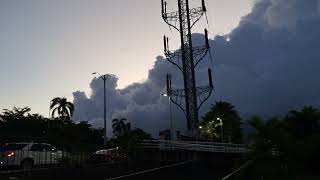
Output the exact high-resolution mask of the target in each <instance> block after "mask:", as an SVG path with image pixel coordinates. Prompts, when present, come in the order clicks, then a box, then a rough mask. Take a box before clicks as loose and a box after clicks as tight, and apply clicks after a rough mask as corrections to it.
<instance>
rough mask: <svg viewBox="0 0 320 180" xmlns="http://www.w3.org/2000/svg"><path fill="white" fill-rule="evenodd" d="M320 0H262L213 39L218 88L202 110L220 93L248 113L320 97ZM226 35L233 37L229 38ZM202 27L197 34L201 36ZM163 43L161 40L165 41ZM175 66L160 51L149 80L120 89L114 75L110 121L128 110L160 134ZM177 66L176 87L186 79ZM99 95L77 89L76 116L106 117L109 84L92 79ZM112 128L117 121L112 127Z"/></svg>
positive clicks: (267, 112) (178, 118)
mask: <svg viewBox="0 0 320 180" xmlns="http://www.w3.org/2000/svg"><path fill="white" fill-rule="evenodd" d="M319 14H320V13H319V1H318V0H308V1H301V0H260V1H258V2H257V3H256V5H255V6H254V7H253V9H252V12H251V13H250V14H248V15H246V16H244V17H243V18H242V20H241V22H240V23H239V26H238V27H236V28H235V29H234V30H233V31H232V32H231V33H230V34H228V35H226V36H216V37H215V38H214V39H213V40H210V45H211V48H212V49H211V52H212V53H213V57H214V64H213V65H214V71H213V76H214V77H213V78H214V85H215V91H214V95H213V96H212V97H211V98H210V99H209V102H208V103H206V104H205V106H204V107H203V108H202V109H201V113H200V114H203V113H204V112H206V111H207V110H208V108H209V105H210V103H213V102H214V100H225V101H229V102H231V103H233V104H235V105H236V107H237V108H238V110H239V111H240V113H241V115H242V116H243V117H248V116H250V115H254V114H258V115H262V116H265V117H270V116H275V115H282V114H284V113H286V112H287V111H288V110H289V109H293V108H300V107H302V106H304V105H314V106H319V103H320V93H319V92H320V83H318V81H319V77H320V71H319V70H320V51H319V50H318V49H319V47H320V17H319ZM226 37H228V38H230V40H229V41H227V40H226ZM203 38H204V37H203V35H201V34H194V35H193V40H194V42H195V44H199V43H200V42H202V41H203ZM159 43H161V42H159ZM208 67H212V64H211V63H210V60H209V57H206V59H205V60H204V61H203V62H202V63H201V64H200V65H199V67H198V69H197V83H198V85H206V84H207V83H208V80H207V68H208ZM171 69H172V66H171V65H170V64H169V63H168V62H167V61H166V60H165V59H164V58H163V57H161V56H159V57H157V58H156V61H155V64H154V67H153V68H152V69H150V70H149V75H148V78H147V80H146V81H145V82H143V83H133V84H132V85H130V86H128V87H126V88H124V89H117V79H116V78H113V79H110V80H109V82H107V84H108V87H107V94H108V100H107V101H108V103H109V104H108V106H107V112H108V119H109V120H108V121H109V124H108V127H111V123H110V120H111V119H112V118H116V117H126V118H127V119H128V120H130V121H131V122H132V124H133V125H134V126H135V127H140V128H144V129H146V130H147V131H148V132H150V133H152V134H153V135H156V134H157V132H158V131H159V130H163V129H165V128H168V127H169V121H168V119H169V118H168V114H169V113H168V111H169V109H168V99H166V98H164V97H161V96H160V94H161V93H162V92H164V91H165V74H166V73H167V72H171ZM181 79H182V76H181V75H179V71H178V70H177V69H176V71H175V74H174V76H173V83H174V87H175V88H181V87H182V81H181ZM91 89H92V95H91V96H90V97H87V96H86V94H85V93H84V92H75V93H74V103H75V106H76V111H75V117H74V118H75V119H77V120H87V121H90V122H91V123H93V124H95V125H96V126H101V125H102V122H103V121H102V117H103V111H102V110H103V109H102V108H101V107H103V101H102V100H103V99H102V97H103V84H102V82H101V80H100V79H93V81H92V83H91ZM173 114H174V121H175V122H174V126H175V127H176V128H177V129H180V130H182V131H184V130H185V128H186V120H185V119H184V115H183V114H182V113H181V112H180V111H179V110H178V109H177V108H176V107H175V106H174V108H173ZM109 132H110V128H109Z"/></svg>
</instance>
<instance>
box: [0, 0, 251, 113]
mask: <svg viewBox="0 0 320 180" xmlns="http://www.w3.org/2000/svg"><path fill="white" fill-rule="evenodd" d="M193 2H194V3H192V5H199V3H197V1H196V0H194V1H193ZM199 2H200V0H199ZM168 3H169V6H168V11H170V10H174V9H175V7H176V4H175V1H174V0H168ZM253 4H254V3H253V0H241V1H238V0H237V1H235V0H223V1H221V0H207V9H208V20H209V25H207V24H206V21H205V20H204V19H203V20H202V21H201V22H200V25H199V26H198V27H197V28H196V29H195V32H202V30H203V28H204V27H207V28H209V31H210V37H211V38H214V37H215V36H216V35H218V34H220V35H221V34H227V33H229V32H231V31H232V30H233V29H234V28H235V27H237V26H238V23H239V21H240V18H241V17H242V16H245V15H246V14H248V13H249V12H250V11H251V8H252V6H253ZM160 11H161V8H160V0H68V1H65V0H55V1H51V0H28V1H24V0H1V1H0V62H1V64H0V87H1V90H0V109H5V108H7V109H10V108H12V107H13V106H18V107H24V106H29V107H31V108H32V112H33V113H40V114H42V115H44V116H47V114H48V111H49V110H48V107H49V101H50V100H51V99H52V98H54V97H67V98H68V99H70V100H73V96H74V94H73V92H75V91H83V92H85V93H86V94H87V95H90V94H91V93H92V92H91V91H93V90H92V87H90V83H91V80H92V79H93V78H94V77H93V76H92V75H91V73H92V72H96V71H97V72H100V73H101V74H103V73H111V74H115V75H116V76H117V77H118V78H119V80H118V82H117V84H116V85H115V86H117V87H118V88H124V87H126V86H128V85H131V84H132V83H133V82H144V81H146V80H147V79H148V76H149V70H150V69H152V68H153V66H154V63H155V61H156V57H157V56H159V55H163V43H162V37H163V35H164V34H166V35H168V36H170V38H171V45H172V46H171V47H172V48H175V47H178V42H179V38H178V35H177V34H176V33H174V32H171V31H170V30H169V28H168V27H167V26H166V24H165V23H164V22H163V21H162V19H161V14H160ZM97 83H102V82H99V81H98V82H97Z"/></svg>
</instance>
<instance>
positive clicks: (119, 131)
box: [112, 118, 131, 136]
mask: <svg viewBox="0 0 320 180" xmlns="http://www.w3.org/2000/svg"><path fill="white" fill-rule="evenodd" d="M126 121H127V119H126V118H121V119H113V120H112V129H113V134H114V135H116V136H121V135H123V134H125V133H127V132H128V131H130V130H131V124H130V123H129V122H127V123H126Z"/></svg>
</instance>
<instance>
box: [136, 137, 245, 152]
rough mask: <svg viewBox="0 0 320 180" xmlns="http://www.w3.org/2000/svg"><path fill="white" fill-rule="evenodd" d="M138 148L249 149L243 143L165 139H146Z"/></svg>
mask: <svg viewBox="0 0 320 180" xmlns="http://www.w3.org/2000/svg"><path fill="white" fill-rule="evenodd" d="M137 147H139V148H155V149H160V150H190V151H203V152H221V153H247V152H249V149H248V148H247V146H246V145H244V144H228V143H214V142H197V141H166V140H148V141H143V142H141V143H139V144H138V145H137Z"/></svg>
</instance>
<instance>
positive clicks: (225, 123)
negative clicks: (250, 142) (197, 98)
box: [199, 101, 242, 143]
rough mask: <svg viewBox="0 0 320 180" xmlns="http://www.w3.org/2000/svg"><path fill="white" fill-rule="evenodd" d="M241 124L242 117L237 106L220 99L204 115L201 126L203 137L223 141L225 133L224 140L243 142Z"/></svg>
mask: <svg viewBox="0 0 320 180" xmlns="http://www.w3.org/2000/svg"><path fill="white" fill-rule="evenodd" d="M220 120H221V122H220ZM241 124H242V123H241V118H240V115H239V113H238V111H237V110H235V106H233V105H232V104H230V103H228V102H223V101H219V102H216V103H215V104H214V105H212V107H211V109H210V111H209V112H208V113H207V114H206V115H205V116H204V117H203V121H202V122H201V123H200V127H199V128H200V131H201V136H202V138H204V139H206V140H212V141H220V142H221V141H222V135H223V136H224V138H223V139H224V142H230V143H241V142H242V132H241V131H242V129H241ZM221 126H222V133H221Z"/></svg>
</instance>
